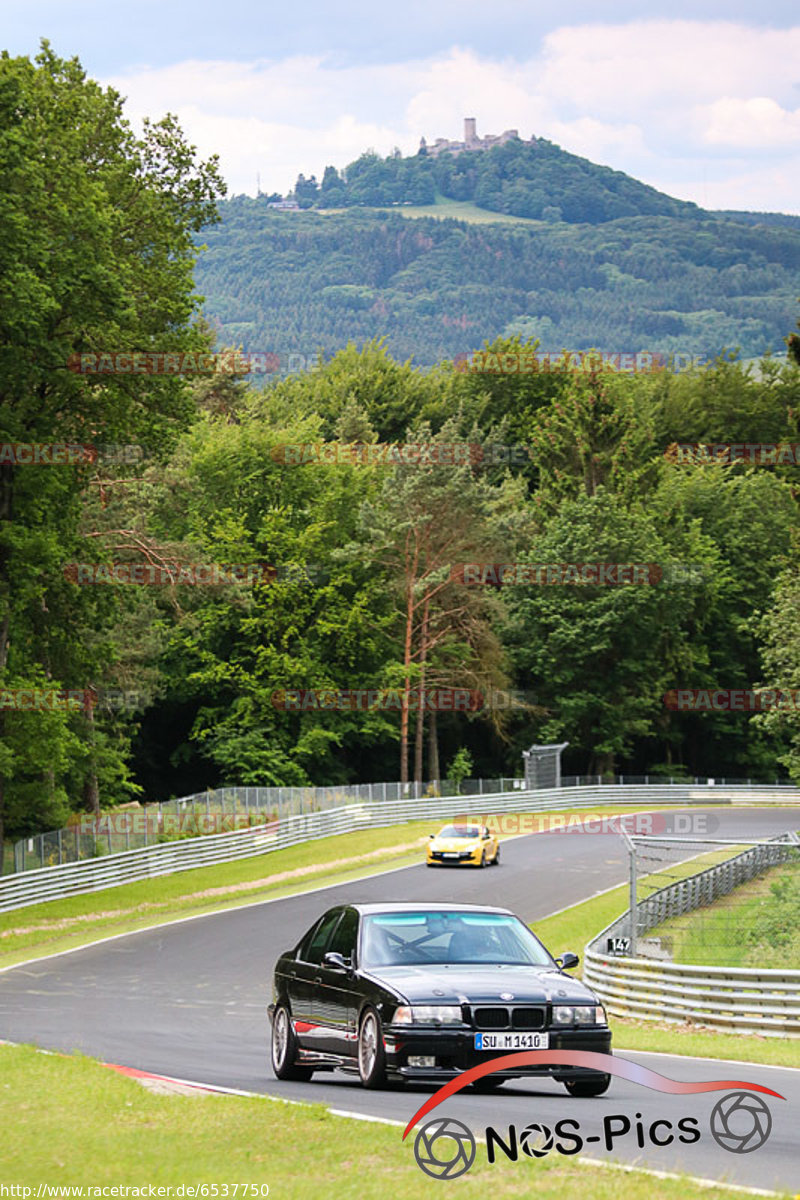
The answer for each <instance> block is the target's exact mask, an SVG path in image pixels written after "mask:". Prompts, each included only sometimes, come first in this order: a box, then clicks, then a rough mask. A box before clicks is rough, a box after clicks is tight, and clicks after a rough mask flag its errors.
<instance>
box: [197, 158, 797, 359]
mask: <svg viewBox="0 0 800 1200" xmlns="http://www.w3.org/2000/svg"><path fill="white" fill-rule="evenodd" d="M442 157H443V158H447V157H450V156H447V155H444V156H442ZM456 157H465V156H463V155H462V156H456ZM468 157H469V156H468ZM471 157H472V158H479V157H484V158H486V157H488V154H484V155H483V156H481V155H472V156H471ZM402 161H405V160H402ZM401 211H402V210H400V209H391V210H389V211H381V210H377V211H373V210H370V209H365V208H361V207H355V208H352V209H350V210H348V211H347V212H343V213H338V212H337V213H333V212H322V211H314V210H311V211H307V212H276V211H274V210H273V209H270V208H269V206H268V203H267V201H266V199H264V198H249V197H246V196H237V197H234V198H232V199H231V200H228V201H225V202H223V203H222V204H221V205H220V214H221V218H222V219H221V222H220V223H219V224H218V225H214V226H212V227H210V228H208V229H206V230H204V231H203V234H202V237H203V240H204V242H205V243H206V245H207V246H208V250H207V252H206V253H205V254H203V255H202V256H201V258H200V261H199V263H198V267H197V271H196V280H197V287H198V291H199V292H200V293H201V294H203V295H204V296H205V309H204V311H205V314H206V316H207V318H208V319H209V321H210V322H211V323H212V324H213V325H214V327H215V328H216V331H217V336H218V340H219V341H220V342H221V343H223V344H225V345H242V346H243V348H244V349H245V350H267V351H272V352H274V353H277V354H278V355H280V356H282V357H283V361H284V363H287V362H288V361H289V356H290V355H300V356H302V358H303V359H305V360H307V361H309V362H310V361H313V360H314V359H315V358H316V356H317V354H318V352H321V353H322V354H323V355H325V356H330V355H331V354H333V353H335V352H336V350H337V349H339V348H340V347H341V346H343V345H345V344H347V342H348V341H353V342H356V343H362V342H365V341H371V340H372V339H374V338H381V337H383V338H385V339H386V344H387V346H388V347H389V349H390V351H391V352H392V354H393V355H395V356H396V357H398V358H400V359H406V358H413V360H414V361H415V362H416V363H418V364H419V365H422V366H432V365H433V364H434V363H436V362H438V361H440V360H441V359H443V358H451V359H452V358H454V357H455V356H456V355H457V354H462V353H466V352H469V351H470V350H472V349H475V348H477V347H480V346H481V345H482V344H483V343H484V341H485V340H489V341H491V340H493V339H494V338H495V337H497V336H499V335H503V336H512V335H513V334H515V333H520V334H522V335H523V336H525V337H526V338H537V339H538V340H539V343H540V346H541V347H542V349H545V350H549V351H553V350H556V351H558V350H561V349H563V348H564V347H567V348H569V349H582V348H586V347H591V346H594V347H597V348H599V349H602V350H606V351H609V352H619V351H632V352H635V351H638V350H643V349H644V350H651V351H656V350H657V351H661V352H664V353H670V352H675V351H677V352H681V353H684V354H692V355H703V356H706V357H707V358H711V357H714V356H715V355H717V354H719V353H720V352H722V351H723V350H724V349H732V348H735V347H738V348H739V350H740V352H741V354H742V356H743V357H745V358H752V357H758V356H760V355H761V354H763V353H765V352H766V351H771V352H773V353H777V354H782V353H784V352H785V346H784V343H783V338H784V336H785V332H786V330H787V329H788V328H791V327H792V326H793V324H794V319H795V318H794V313H795V307H796V298H797V296H798V295H799V294H800V229H795V228H790V227H785V226H780V225H779V226H770V227H767V226H764V225H754V224H753V225H751V224H748V223H743V222H740V221H735V220H732V219H720V218H717V217H713V216H711V215H710V214H707V213H704V212H702V210H694V209H692V208H691V206H689V208H688V209H687V210H686V212H685V213H684V215H682V216H674V215H673V216H670V215H638V216H629V217H624V218H619V219H615V220H609V221H606V222H605V223H603V224H589V223H583V224H568V223H566V222H558V223H554V224H547V223H534V222H527V221H524V220H522V219H520V220H519V221H518V223H512V222H509V221H508V218H506V223H503V224H501V223H496V224H492V223H490V224H473V223H470V222H466V221H459V220H453V219H449V218H446V219H444V220H438V219H435V218H433V217H420V218H415V219H407V218H405V217H404V216H402V215H401ZM442 211H443V213H446V212H447V208H446V206H442ZM295 361H297V360H295Z"/></svg>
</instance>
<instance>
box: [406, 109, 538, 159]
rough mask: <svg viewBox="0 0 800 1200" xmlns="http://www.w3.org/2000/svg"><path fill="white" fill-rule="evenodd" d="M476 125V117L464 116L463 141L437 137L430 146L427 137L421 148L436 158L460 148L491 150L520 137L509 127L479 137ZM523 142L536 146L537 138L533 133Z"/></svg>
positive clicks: (423, 139) (422, 141)
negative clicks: (499, 131) (500, 131)
mask: <svg viewBox="0 0 800 1200" xmlns="http://www.w3.org/2000/svg"><path fill="white" fill-rule="evenodd" d="M475 125H476V121H475V118H474V117H464V140H463V142H450V141H448V140H447V138H437V139H436V141H435V142H434V143H433V145H432V146H429V145H428V143H427V142H426V141H425V138H420V140H419V148H420V150H423V151H425V153H426V154H430V155H431V156H432V157H433V158H435V157H436V156H437V154H457V153H458V152H459V151H460V150H491V148H492V146H504V145H505V144H506V142H510V141H513V140H514V139H515V138H519V133H518V131H517V130H516V129H507V130H506V131H505V133H487V135H486V137H482V138H479V137H478V134H477V132H476V129H475ZM520 140H522V139H520ZM522 144H523V145H524V146H535V145H536V138H535V137H533V135H531V137H530V138H529V140H528V141H527V142H526V141H524V140H523V141H522Z"/></svg>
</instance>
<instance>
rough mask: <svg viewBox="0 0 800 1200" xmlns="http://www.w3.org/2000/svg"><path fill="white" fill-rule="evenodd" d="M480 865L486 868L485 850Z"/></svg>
mask: <svg viewBox="0 0 800 1200" xmlns="http://www.w3.org/2000/svg"><path fill="white" fill-rule="evenodd" d="M480 865H481V866H482V867H485V866H486V851H485V850H484V851H483V853H482V854H481V862H480Z"/></svg>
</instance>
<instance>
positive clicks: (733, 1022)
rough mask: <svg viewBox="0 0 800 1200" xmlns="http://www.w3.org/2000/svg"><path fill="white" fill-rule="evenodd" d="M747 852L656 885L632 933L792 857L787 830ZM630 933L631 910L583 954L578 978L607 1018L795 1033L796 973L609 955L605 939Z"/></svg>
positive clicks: (793, 842) (795, 847) (799, 849)
mask: <svg viewBox="0 0 800 1200" xmlns="http://www.w3.org/2000/svg"><path fill="white" fill-rule="evenodd" d="M781 839H782V840H780V841H779V840H778V839H772V840H771V841H770V842H769V843H760V844H758V845H755V846H751V847H750V848H749V849H748V850H745V851H743V852H742V853H741V854H737V855H735V856H734V857H732V858H730V859H727V860H726V861H725V862H722V863H718V864H717V865H716V866H714V867H708V868H706V869H705V870H702V871H698V872H697V873H696V874H695V875H689V876H687V877H686V878H685V879H682V880H679V881H678V882H676V883H673V884H670V885H669V886H668V887H665V888H661V889H659V890H658V891H657V892H654V893H653V894H652V895H651V896H648V897H647V898H646V899H645V900H642V901H640V902H639V904H638V905H637V913H636V928H637V937H638V935H639V934H640V933H645V932H647V930H649V929H654V928H656V927H657V926H658V925H660V924H661V923H662V922H663V921H665V920H667V918H669V917H673V916H678V915H681V914H683V913H686V912H690V911H693V910H694V909H697V908H700V907H702V906H704V905H707V904H710V903H712V902H713V901H714V900H717V899H719V898H720V897H722V896H725V895H728V894H729V893H730V892H731V891H732V890H733V888H735V887H738V886H739V884H741V883H745V882H747V881H748V880H750V879H752V878H754V877H755V876H756V875H758V874H760V873H761V872H762V871H764V870H766V869H768V868H769V867H772V866H776V865H778V864H779V863H781V862H786V861H787V860H788V859H790V858H798V857H800V844H799V843H798V838H797V835H796V834H794V833H789V834H783V835H781ZM630 931H631V910H630V909H629V910H628V911H627V912H626V913H624V914H623V916H621V917H618V918H617V919H616V920H615V921H612V922H611V924H610V925H608V926H607V927H606V928H605V929H603V930H601V932H600V933H599V934H598V935H597V936H596V937H595V938H593V939H592V941H591V942H590V943H589V944H588V945H587V946H586V949H585V951H584V967H583V979H584V982H585V983H587V984H588V985H589V986H590V987H592V988H594V990H595V991H596V992H597V994H598V995H599V996H600V998H601V999H602V1000H603V1003H604V1004H605V1005H606V1007H607V1009H608V1011H609V1012H610V1013H611V1014H612V1016H618V1017H629V1018H634V1019H636V1020H640V1021H641V1020H644V1021H665V1022H668V1023H673V1024H674V1023H681V1024H683V1023H686V1022H695V1023H697V1024H699V1025H705V1026H709V1027H710V1028H712V1029H715V1030H717V1031H721V1032H729V1033H735V1032H739V1033H748V1034H760V1035H762V1036H764V1037H791V1038H800V971H795V970H791V971H789V970H782V969H772V968H751V967H712V966H704V965H690V964H687V963H672V962H663V961H661V960H658V959H649V958H644V957H641V956H637V957H636V958H629V957H625V956H619V957H618V956H613V955H609V954H608V953H607V952H604V951H603V949H602V948H601V947H602V946H604V945H605V944H606V939H608V938H614V937H617V936H620V935H625V934H628V933H630Z"/></svg>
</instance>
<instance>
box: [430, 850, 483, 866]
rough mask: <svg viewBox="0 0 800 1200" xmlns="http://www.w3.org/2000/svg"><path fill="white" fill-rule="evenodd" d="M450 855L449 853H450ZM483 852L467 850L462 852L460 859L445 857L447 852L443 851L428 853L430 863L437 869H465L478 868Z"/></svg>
mask: <svg viewBox="0 0 800 1200" xmlns="http://www.w3.org/2000/svg"><path fill="white" fill-rule="evenodd" d="M448 853H449V852H448ZM481 854H482V850H481V849H480V848H478V849H477V850H466V851H463V852H460V853H459V855H458V858H449V857H447V858H446V857H445V852H444V851H441V850H429V851H428V863H429V864H430V865H431V866H435V867H464V866H473V867H475V866H477V865H478V864H479V863H480V861H481Z"/></svg>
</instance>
